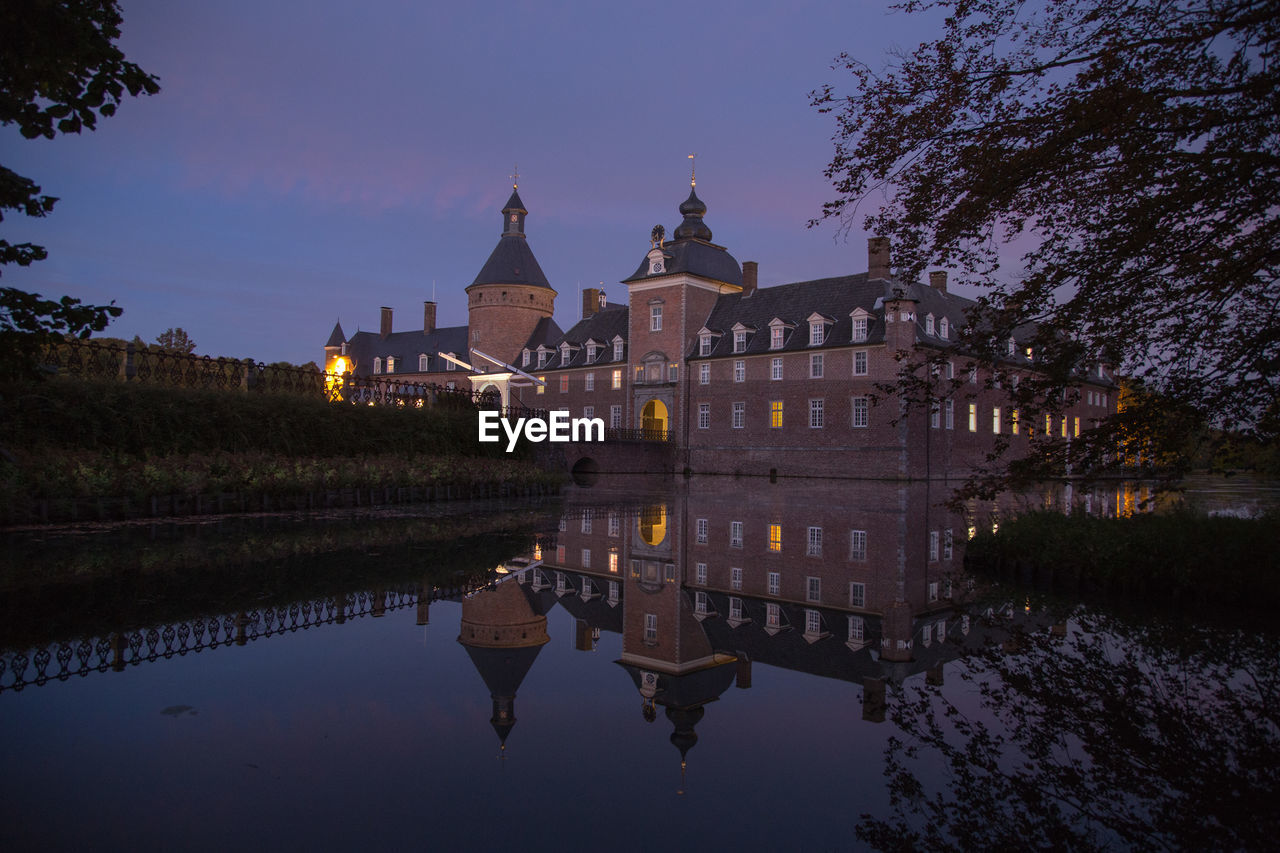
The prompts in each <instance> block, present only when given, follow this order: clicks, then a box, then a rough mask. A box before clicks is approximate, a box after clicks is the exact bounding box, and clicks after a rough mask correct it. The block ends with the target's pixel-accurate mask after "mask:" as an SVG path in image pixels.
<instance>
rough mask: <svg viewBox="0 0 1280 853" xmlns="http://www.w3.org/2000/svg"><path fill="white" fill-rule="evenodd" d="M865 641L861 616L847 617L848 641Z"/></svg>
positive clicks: (864, 630) (864, 628) (864, 627)
mask: <svg viewBox="0 0 1280 853" xmlns="http://www.w3.org/2000/svg"><path fill="white" fill-rule="evenodd" d="M865 641H866V626H865V623H864V622H863V619H862V617H861V616H850V617H849V642H850V643H855V644H856V643H863V642H865Z"/></svg>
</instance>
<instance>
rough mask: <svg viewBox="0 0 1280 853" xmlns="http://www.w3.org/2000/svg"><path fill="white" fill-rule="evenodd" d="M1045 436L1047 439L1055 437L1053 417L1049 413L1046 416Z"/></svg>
mask: <svg viewBox="0 0 1280 853" xmlns="http://www.w3.org/2000/svg"><path fill="white" fill-rule="evenodd" d="M1044 434H1045V437H1046V438H1048V437H1049V436H1052V435H1053V416H1052V415H1050V414H1049V413H1047V412H1046V413H1045V416H1044Z"/></svg>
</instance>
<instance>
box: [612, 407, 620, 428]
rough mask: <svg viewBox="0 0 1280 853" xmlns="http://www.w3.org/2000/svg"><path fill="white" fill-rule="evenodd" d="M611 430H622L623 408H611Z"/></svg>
mask: <svg viewBox="0 0 1280 853" xmlns="http://www.w3.org/2000/svg"><path fill="white" fill-rule="evenodd" d="M609 429H622V407H621V406H610V407H609Z"/></svg>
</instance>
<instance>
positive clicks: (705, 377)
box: [698, 361, 711, 385]
mask: <svg viewBox="0 0 1280 853" xmlns="http://www.w3.org/2000/svg"><path fill="white" fill-rule="evenodd" d="M698 384H699V385H710V384H711V362H709V361H704V362H702V364H699V365H698Z"/></svg>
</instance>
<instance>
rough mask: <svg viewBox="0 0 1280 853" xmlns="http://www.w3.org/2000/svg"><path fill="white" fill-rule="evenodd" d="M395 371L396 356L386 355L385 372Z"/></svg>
mask: <svg viewBox="0 0 1280 853" xmlns="http://www.w3.org/2000/svg"><path fill="white" fill-rule="evenodd" d="M395 372H396V358H395V356H393V355H389V356H387V373H395Z"/></svg>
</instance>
